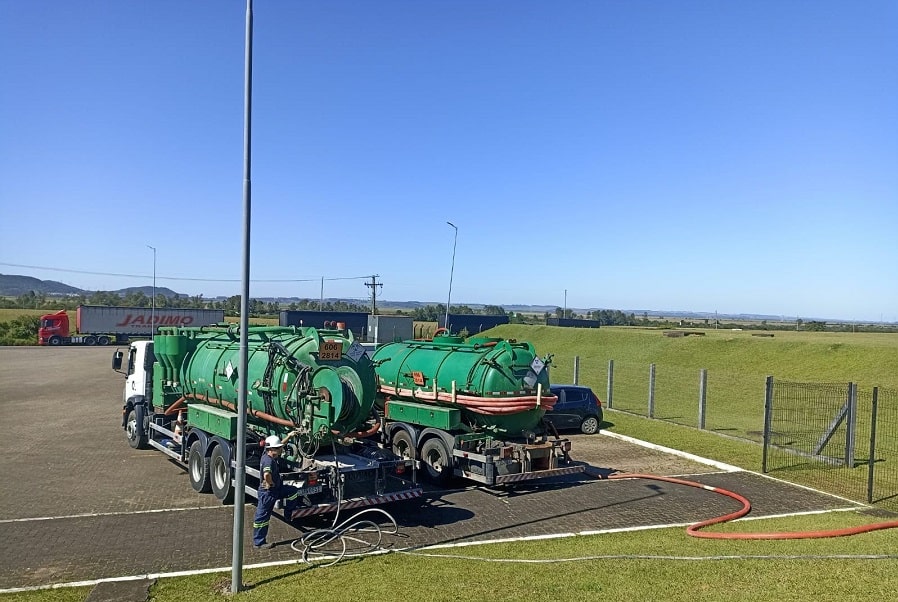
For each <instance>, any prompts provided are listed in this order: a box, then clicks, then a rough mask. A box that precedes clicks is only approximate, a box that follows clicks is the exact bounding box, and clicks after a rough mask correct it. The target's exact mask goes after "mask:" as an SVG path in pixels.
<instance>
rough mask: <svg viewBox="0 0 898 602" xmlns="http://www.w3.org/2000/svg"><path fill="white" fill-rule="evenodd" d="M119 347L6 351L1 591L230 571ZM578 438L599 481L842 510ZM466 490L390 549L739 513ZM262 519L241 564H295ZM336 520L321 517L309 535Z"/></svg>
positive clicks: (695, 505) (413, 514)
mask: <svg viewBox="0 0 898 602" xmlns="http://www.w3.org/2000/svg"><path fill="white" fill-rule="evenodd" d="M114 349H115V348H114V347H105V348H99V347H92V348H80V347H63V348H37V347H18V348H17V347H0V452H2V457H3V458H5V461H4V462H3V463H0V482H2V483H3V487H2V489H0V542H2V544H0V589H4V588H13V587H26V586H36V585H47V584H53V583H66V582H72V581H81V580H92V579H102V578H110V577H117V576H124V575H142V574H155V573H161V572H168V571H180V570H188V569H203V568H214V567H229V566H230V564H231V555H232V554H231V540H232V528H233V515H234V509H233V507H231V506H222V505H220V504H219V503H218V501H217V500H215V498H214V497H213V496H211V495H200V494H197V493H195V492H194V491H193V490H192V489H191V488H190V485H189V483H188V480H187V476H186V473H185V472H184V470H183V469H181V468H180V467H179V466H178V465H176V464H174V463H172V462H170V461H169V460H168V459H167V458H166V457H165V456H163V455H162V454H160V453H159V452H157V451H155V450H133V449H131V448H130V447H129V446H128V444H127V442H126V441H125V439H124V435H123V433H122V430H121V398H122V393H121V389H122V384H123V377H122V376H121V375H119V374H116V373H115V372H113V371H112V369H111V367H110V364H111V357H112V353H113V350H114ZM571 438H572V440H573V445H574V451H573V456H574V457H575V459H577V460H578V461H582V462H585V463H587V464H589V467H590V473H591V474H592V475H602V474H607V473H609V472H612V471H626V472H651V473H655V474H662V475H686V474H691V475H695V478H694V480H697V481H700V482H702V483H706V484H708V485H713V486H719V487H724V488H727V489H731V490H734V491H738V492H740V493H742V494H743V495H746V496H747V497H749V499H751V500H752V503H753V511H752V515H765V514H779V513H785V512H796V511H803V510H817V509H825V508H838V507H844V506H846V505H847V504H846V503H845V502H843V501H841V500H838V499H836V498H833V497H830V496H826V495H823V494H817V493H814V492H810V491H807V490H804V489H801V488H797V487H793V486H790V485H786V484H783V483H779V482H776V481H772V480H770V479H766V478H764V477H761V476H759V475H753V474H750V473H743V472H739V473H722V472H719V471H716V470H715V469H713V468H709V467H708V466H705V465H703V464H698V463H695V462H692V461H689V460H685V459H682V458H678V457H674V456H670V455H668V454H663V453H660V452H657V451H652V450H648V449H645V448H643V447H640V446H637V445H633V444H630V443H626V442H622V441H618V440H614V439H611V438H609V437H603V436H601V435H598V436H585V435H574V436H572V437H571ZM455 485H456V486H457V487H458V488H457V489H452V490H446V491H434V490H429V491H428V492H427V495H426V496H425V499H424V500H423V501H421V502H418V501H414V502H403V503H398V504H394V505H391V506H388V507H386V508H385V509H387V510H388V511H390V512H391V513H392V514H393V515H394V516H395V517H396V519H397V521H398V522H399V523H400V534H399V536H392V537H388V538H387V540H386V542H385V543H386V545H388V546H393V547H397V548H403V547H408V546H423V545H430V544H439V543H454V542H472V541H485V540H495V539H502V538H507V537H522V536H532V535H546V534H553V533H571V532H575V533H579V532H583V531H590V530H598V529H607V528H618V527H633V526H643V525H653V524H669V523H687V522H693V521H697V520H701V519H704V518H709V517H711V516H716V515H718V514H723V513H726V512H730V511H733V510H735V509H737V508H738V507H739V505H738V504H737V503H736V502H735V501H733V500H731V499H729V498H726V497H723V496H720V495H714V494H711V493H708V492H706V491H702V490H699V489H695V488H691V487H684V486H678V485H671V484H666V483H659V482H655V481H642V480H626V481H607V480H598V479H596V478H594V477H593V476H590V475H589V474H584V475H572V476H569V477H565V478H560V479H556V480H553V481H552V482H550V483H542V484H539V485H534V484H526V483H524V484H519V485H517V486H516V487H514V488H510V489H502V490H490V489H486V488H482V487H478V486H466V485H465V484H464V483H462V482H457V483H455ZM252 512H253V508H252V506H246V518H247V520H246V524H245V536H246V537H245V540H246V546H247V547H246V549H245V550H244V558H245V562H246V563H247V564H252V563H255V562H266V561H271V560H288V559H290V558H297V557H298V554H297V553H296V552H295V551H294V550H292V549H291V547H290V545H289V544H290V542H291V541H293V540H294V539H296V538H297V537H299V536H300V535H301V531H300V530H298V529H296V528H293V527H291V526H289V525H286V524H283V523H280V522H277V521H273V522H272V530H271V534H270V536H269V539H270V540H271V541H276V542H280V545H277V546H276V547H275V548H273V549H272V550H267V551H264V552H260V551H256V550H253V549H251V546H250V545H249V542H250V537H249V536H250V528H249V526H250V525H251V522H252ZM327 524H329V522H328V521H327V520H324V519H321V518H316V519H313V520H312V522H310V523H308V524H307V525H305V527H304V528H306V529H311V528H316V527H321V526H326V525H327ZM684 536H685V535H684Z"/></svg>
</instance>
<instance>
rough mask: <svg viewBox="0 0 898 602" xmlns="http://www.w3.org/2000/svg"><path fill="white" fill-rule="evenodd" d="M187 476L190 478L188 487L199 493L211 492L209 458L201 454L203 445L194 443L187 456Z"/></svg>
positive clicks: (197, 442)
mask: <svg viewBox="0 0 898 602" xmlns="http://www.w3.org/2000/svg"><path fill="white" fill-rule="evenodd" d="M187 474H188V475H189V476H190V486H191V487H193V490H194V491H197V492H199V493H209V492H210V491H212V484H211V483H210V482H209V458H207V457H206V455H205V454H204V453H203V444H202V442H200V441H194V442H193V445H191V446H190V451H189V452H188V455H187Z"/></svg>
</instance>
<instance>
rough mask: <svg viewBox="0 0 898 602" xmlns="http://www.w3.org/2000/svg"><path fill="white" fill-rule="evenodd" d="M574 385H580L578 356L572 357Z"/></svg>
mask: <svg viewBox="0 0 898 602" xmlns="http://www.w3.org/2000/svg"><path fill="white" fill-rule="evenodd" d="M574 384H575V385H579V384H580V356H579V355H575V356H574Z"/></svg>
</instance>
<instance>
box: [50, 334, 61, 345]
mask: <svg viewBox="0 0 898 602" xmlns="http://www.w3.org/2000/svg"><path fill="white" fill-rule="evenodd" d="M47 342H48V343H50V346H51V347H59V346H60V345H62V337H59V336H56V335H53V336H52V337H50V340H49V341H47Z"/></svg>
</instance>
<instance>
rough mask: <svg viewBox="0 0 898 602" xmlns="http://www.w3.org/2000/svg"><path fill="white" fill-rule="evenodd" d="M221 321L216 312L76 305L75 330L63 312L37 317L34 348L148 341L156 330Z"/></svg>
mask: <svg viewBox="0 0 898 602" xmlns="http://www.w3.org/2000/svg"><path fill="white" fill-rule="evenodd" d="M223 321H224V311H222V310H220V309H171V308H160V307H157V308H155V309H153V308H150V307H103V306H99V305H79V306H78V309H77V310H76V313H75V328H74V329H71V327H70V324H69V317H68V314H66V312H65V310H61V311H58V312H56V313H55V314H46V315H44V316H41V324H40V327H39V328H38V331H37V343H38V345H53V346H56V345H108V344H110V343H117V344H124V343H127V342H128V341H129V340H130V339H131V338H132V337H141V338H149V337H150V336H152V335H153V333H154V332H155V330H156V328H158V327H159V326H206V325H208V324H217V323H219V322H223Z"/></svg>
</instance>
